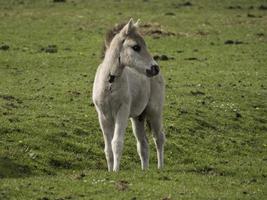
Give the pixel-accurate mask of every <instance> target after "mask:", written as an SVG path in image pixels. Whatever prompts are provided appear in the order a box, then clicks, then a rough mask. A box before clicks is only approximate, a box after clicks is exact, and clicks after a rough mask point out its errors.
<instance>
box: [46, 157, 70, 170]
mask: <svg viewBox="0 0 267 200" xmlns="http://www.w3.org/2000/svg"><path fill="white" fill-rule="evenodd" d="M49 164H50V165H51V166H52V167H55V168H63V169H71V168H72V167H73V165H72V163H71V162H70V161H67V160H60V159H56V158H51V159H50V161H49Z"/></svg>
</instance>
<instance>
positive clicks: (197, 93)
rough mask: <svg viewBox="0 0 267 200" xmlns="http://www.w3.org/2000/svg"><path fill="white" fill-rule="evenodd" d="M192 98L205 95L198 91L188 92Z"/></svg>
mask: <svg viewBox="0 0 267 200" xmlns="http://www.w3.org/2000/svg"><path fill="white" fill-rule="evenodd" d="M190 93H191V94H192V95H193V96H202V95H205V92H202V91H200V90H196V91H191V92H190Z"/></svg>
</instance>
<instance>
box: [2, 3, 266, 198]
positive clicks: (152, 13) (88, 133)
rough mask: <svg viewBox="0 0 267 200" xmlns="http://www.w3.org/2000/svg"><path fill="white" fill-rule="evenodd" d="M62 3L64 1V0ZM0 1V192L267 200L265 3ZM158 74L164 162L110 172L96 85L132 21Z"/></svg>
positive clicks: (126, 154) (128, 163) (129, 161)
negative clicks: (104, 61) (112, 39)
mask: <svg viewBox="0 0 267 200" xmlns="http://www.w3.org/2000/svg"><path fill="white" fill-rule="evenodd" d="M61 1H62V0H61ZM61 1H60V0H44V1H41V0H35V1H34V0H10V1H5V0H0V199H3V200H9V199H10V200H11V199H22V200H23V199H25V200H26V199H27V200H28V199H38V200H52V199H57V200H63V199H132V200H134V199H135V200H138V199H162V200H163V199H164V200H170V199H266V198H267V184H266V183H267V2H266V1H264V0H228V1H226V0H225V1H219V0H199V1H196V0H194V1H193V0H192V1H181V0H170V1H161V0H135V1H132V0H127V1H122V0H113V1H112V0H103V1H97V0H90V1H85V0H66V1H62V2H61ZM131 17H132V18H134V19H135V20H137V19H138V18H140V19H141V32H142V34H143V35H144V37H145V40H146V43H147V45H148V48H149V50H150V52H152V54H153V55H154V56H155V59H157V61H158V63H159V65H160V67H161V72H162V74H163V76H164V78H165V82H166V96H165V104H164V130H165V133H166V139H167V140H166V145H165V168H164V170H161V171H159V170H157V165H156V164H157V159H156V152H155V147H154V144H153V141H152V137H151V134H148V137H149V144H150V145H149V146H150V162H149V164H150V168H149V170H147V171H142V170H141V167H140V160H139V156H138V154H137V152H136V141H135V138H134V136H133V134H132V132H131V128H130V123H129V126H128V128H127V132H126V137H125V139H126V141H125V145H124V150H123V155H122V160H121V167H120V169H121V171H120V172H119V173H108V172H107V166H106V160H105V155H104V152H103V148H104V141H103V138H102V133H101V130H100V128H99V124H98V119H97V113H96V111H95V108H94V106H93V103H92V98H91V95H92V84H93V80H94V75H95V72H96V68H97V66H98V65H99V63H100V62H101V49H102V45H103V39H104V36H105V33H106V31H107V30H108V29H109V28H112V27H113V26H114V25H115V24H116V23H120V22H126V21H128V20H129V19H130V18H131Z"/></svg>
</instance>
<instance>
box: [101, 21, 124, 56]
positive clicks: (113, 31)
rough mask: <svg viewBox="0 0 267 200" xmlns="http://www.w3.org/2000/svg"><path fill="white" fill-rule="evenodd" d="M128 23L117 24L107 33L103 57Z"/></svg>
mask: <svg viewBox="0 0 267 200" xmlns="http://www.w3.org/2000/svg"><path fill="white" fill-rule="evenodd" d="M125 25H126V23H120V24H116V25H115V26H114V27H113V28H112V29H109V30H108V31H107V33H106V37H105V41H104V44H103V48H102V53H101V58H104V56H105V53H106V50H107V47H108V46H109V45H110V43H111V41H112V39H113V38H114V36H115V35H116V34H117V33H119V32H120V31H121V29H122V28H123V27H124V26H125Z"/></svg>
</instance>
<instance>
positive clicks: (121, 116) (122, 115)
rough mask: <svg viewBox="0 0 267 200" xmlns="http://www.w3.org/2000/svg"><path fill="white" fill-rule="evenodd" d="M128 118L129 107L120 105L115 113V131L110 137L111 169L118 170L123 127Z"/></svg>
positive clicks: (124, 127) (123, 133)
mask: <svg viewBox="0 0 267 200" xmlns="http://www.w3.org/2000/svg"><path fill="white" fill-rule="evenodd" d="M128 118H129V107H128V106H127V105H122V106H121V107H120V109H119V111H118V113H117V115H116V119H115V131H114V136H113V139H112V151H113V157H114V165H113V171H115V172H117V171H119V167H120V159H121V155H122V149H123V143H124V135H125V129H126V127H127V122H128Z"/></svg>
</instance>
